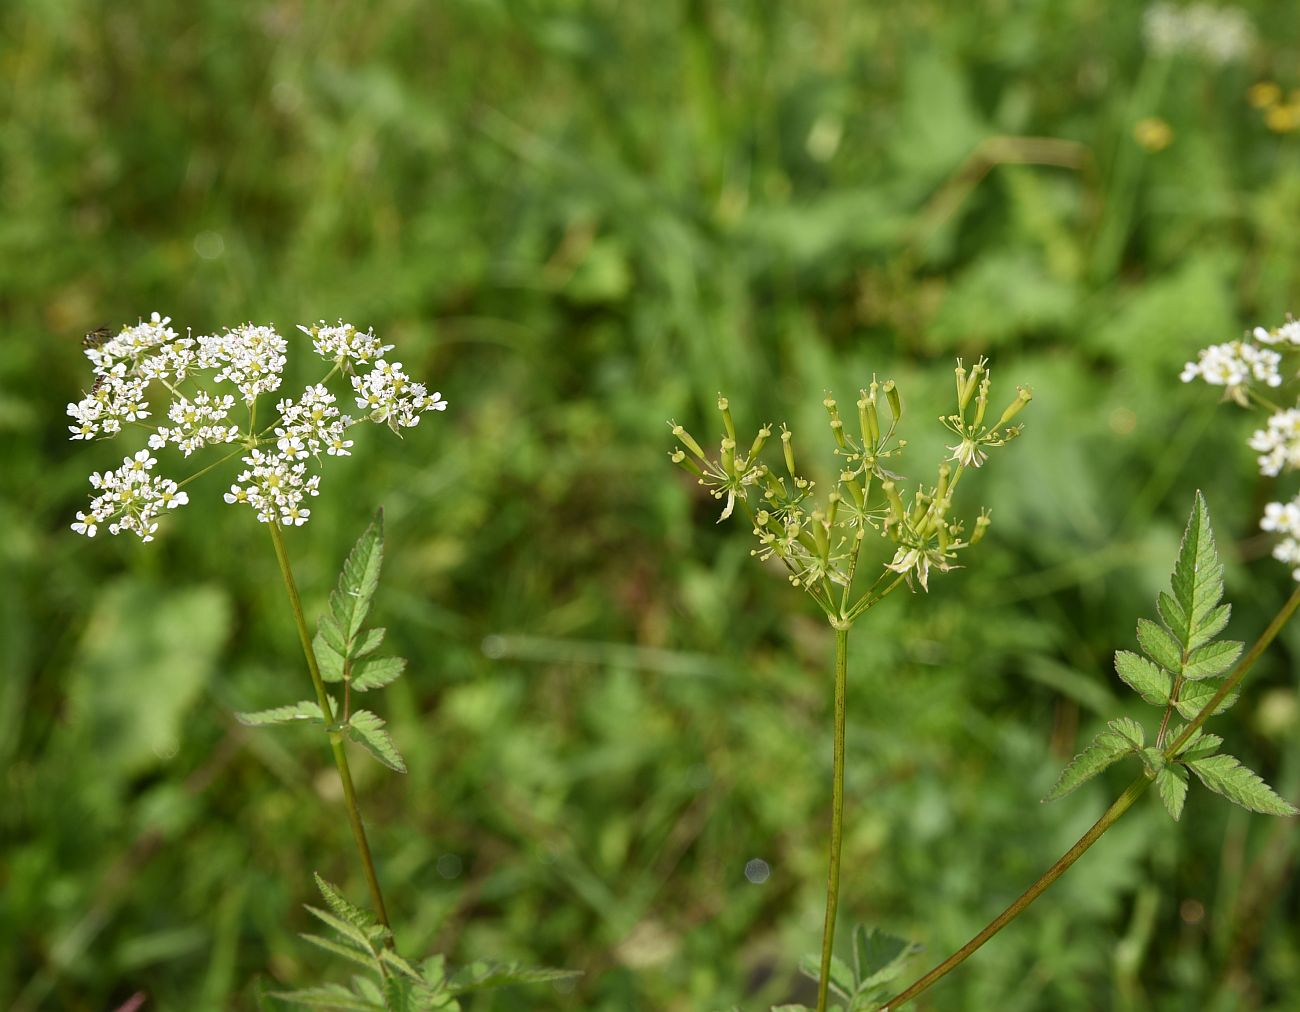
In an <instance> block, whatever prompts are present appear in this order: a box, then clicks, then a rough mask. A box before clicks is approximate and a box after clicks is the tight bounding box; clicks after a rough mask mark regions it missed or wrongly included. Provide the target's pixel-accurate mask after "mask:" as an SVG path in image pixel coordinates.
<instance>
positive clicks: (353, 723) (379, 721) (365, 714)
mask: <svg viewBox="0 0 1300 1012" xmlns="http://www.w3.org/2000/svg"><path fill="white" fill-rule="evenodd" d="M345 730H346V731H347V733H348V737H349V738H351V739H352V740H353V741H355V742H356V743H357V744H358V745H361V746H362V747H364V748H365V749H366V751H368V752H369V753H370V754H371V755H372V756H374V757H375V758H376V759H378V760H379V761H380V762H381V763H383V764H384V765H385V766H387V767H388V768H389V769H390V770H396V771H397V772H398V773H405V772H406V763H405V762H403V761H402V755H401V753H400V752H398V751H397V746H396V745H394V744H393V739H392V737H391V736H390V735H389V733H388V732H387V731H385V730H384V719H383V718H382V717H380V716H378V715H376V714H373V713H371V712H370V711H369V710H358V711H357V712H356V713H354V714H353V715H352V717H351V719H349V721H348V722H347V724H346V725H345Z"/></svg>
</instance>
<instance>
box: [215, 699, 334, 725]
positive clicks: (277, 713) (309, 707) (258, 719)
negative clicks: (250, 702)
mask: <svg viewBox="0 0 1300 1012" xmlns="http://www.w3.org/2000/svg"><path fill="white" fill-rule="evenodd" d="M235 719H236V720H237V721H239V722H240V723H241V724H245V725H247V726H248V727H267V726H269V725H271V724H293V723H296V722H298V721H303V720H305V721H308V722H310V723H313V724H324V723H325V717H324V715H323V714H322V713H321V712H320V706H319V705H318V704H317V703H313V702H311V701H310V700H307V699H304V700H303V701H302V702H301V703H293V704H291V705H289V706H277V707H275V708H274V709H271V710H254V711H252V712H249V713H236V714H235Z"/></svg>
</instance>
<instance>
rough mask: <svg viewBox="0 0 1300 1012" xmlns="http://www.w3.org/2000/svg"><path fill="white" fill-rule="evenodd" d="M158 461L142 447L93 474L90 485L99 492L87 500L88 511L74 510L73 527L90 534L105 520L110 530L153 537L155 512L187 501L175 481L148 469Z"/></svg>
mask: <svg viewBox="0 0 1300 1012" xmlns="http://www.w3.org/2000/svg"><path fill="white" fill-rule="evenodd" d="M157 463H158V460H157V458H156V457H151V456H150V455H149V451H148V450H141V451H140V452H139V453H137V454H136V455H135V456H134V457H123V458H122V466H121V467H119V468H118V469H117V470H116V471H105V472H104V473H103V474H99V473H98V472H96V473H95V474H92V475H91V476H90V486H91V488H93V489H95V491H97V492H98V493H99V494H98V495H97V496H95V497H94V498H93V499H92V500H91V501H90V512H89V513H82V512H80V511H78V512H77V522H76V523H74V524H73V525H72V529H73V530H74V531H76V532H77V533H78V534H84V535H86V537H88V538H93V537H94V536H95V531H96V530H97V529H98V527H99V525H100V524H103V523H108V530H109V533H110V534H121V533H122V532H123V531H130V532H131V533H132V534H137V535H139V537H140V540H141V541H152V540H153V535H154V531H156V530H157V529H158V524H157V522H156V520H157V517H158V515H159V514H161V513H162V512H163V511H164V510H170V509H174V508H176V507H177V506H184V505H185V504H186V503H188V502H189V501H190V497H189V494H188V493H186V492H182V491H180V486H178V485H177V484H176V482H174V481H172V480H171V479H170V478H163V477H161V476H159V475H155V474H151V473H150V472H151V471H152V470H153V467H154V465H155V464H157ZM109 521H111V522H109Z"/></svg>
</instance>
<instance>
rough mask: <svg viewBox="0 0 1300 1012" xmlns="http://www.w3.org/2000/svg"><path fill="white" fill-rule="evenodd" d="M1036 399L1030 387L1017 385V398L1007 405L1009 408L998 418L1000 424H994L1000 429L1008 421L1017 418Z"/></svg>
mask: <svg viewBox="0 0 1300 1012" xmlns="http://www.w3.org/2000/svg"><path fill="white" fill-rule="evenodd" d="M1033 399H1034V392H1033V391H1032V390H1031V389H1029V387H1016V399H1015V400H1014V401H1012V402H1011V403H1010V404H1008V405H1007V410H1006V411H1004V412H1002V417H1001V418H999V419H998V424H997V425H995V426H993V427H994V428H995V429H1000V428H1002V426H1004V425H1006V424H1007V422H1009V421H1011V419H1013V418H1015V417H1016V415H1018V414H1020V412H1021V411H1023V410H1024V409H1025V405H1026V404H1028V403H1029V402H1030V401H1031V400H1033Z"/></svg>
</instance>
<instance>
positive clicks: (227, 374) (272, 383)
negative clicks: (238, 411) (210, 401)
mask: <svg viewBox="0 0 1300 1012" xmlns="http://www.w3.org/2000/svg"><path fill="white" fill-rule="evenodd" d="M286 348H287V345H286V344H285V342H284V338H283V337H281V336H280V335H279V334H277V333H276V332H275V328H274V327H255V326H253V325H252V324H251V323H250V324H248V325H246V326H243V327H236V328H235V329H234V330H227V331H226V332H225V333H224V334H213V335H211V336H208V337H200V338H199V368H200V369H216V370H217V374H216V376H214V377H213V378H212V380H213V382H214V383H221V382H224V381H225V380H229V381H230V382H232V383H234V384H235V386H237V387H239V392H240V393H241V394H243V395H244V402H245V403H247V404H252V403H253V401H255V400H257V395H258V394H266V393H270V392H271V391H273V390H278V389H279V388H280V374H281V373H282V372H283V371H284V363H285V356H284V353H285V350H286Z"/></svg>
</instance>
